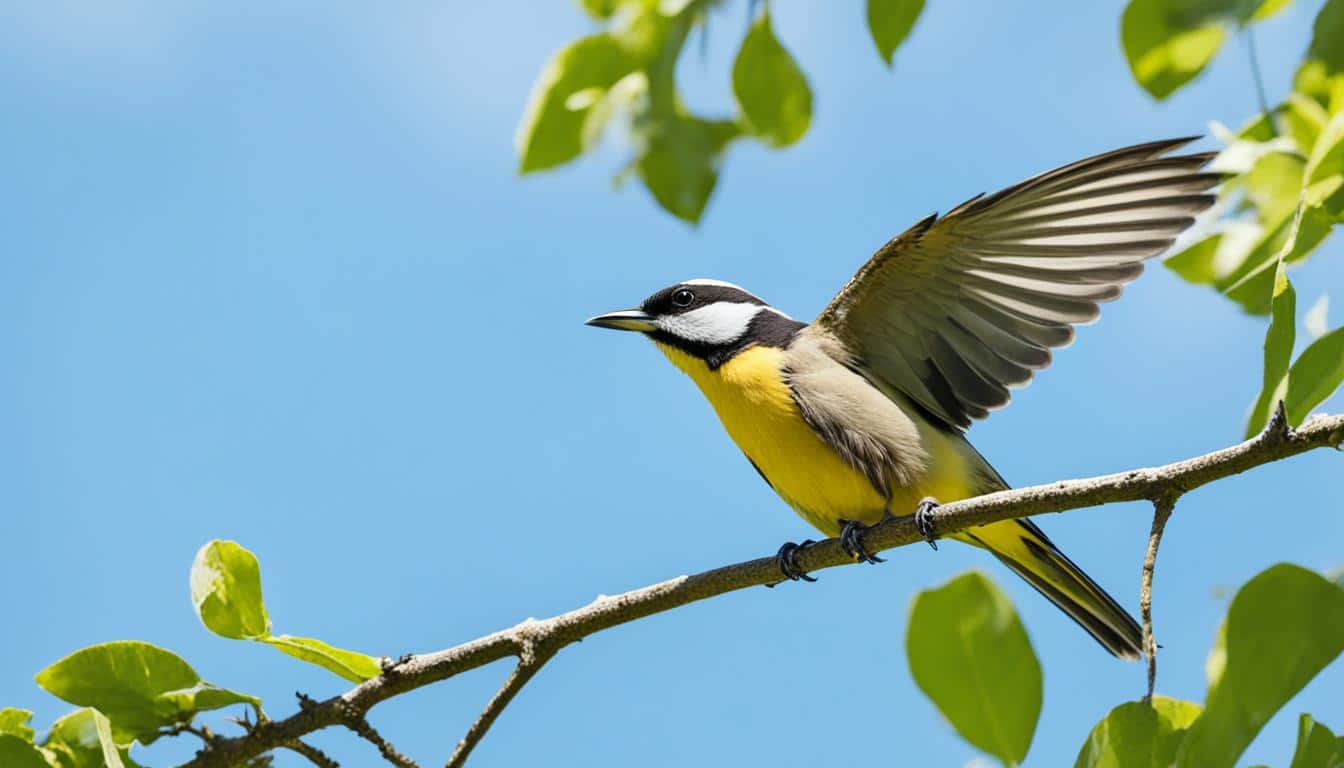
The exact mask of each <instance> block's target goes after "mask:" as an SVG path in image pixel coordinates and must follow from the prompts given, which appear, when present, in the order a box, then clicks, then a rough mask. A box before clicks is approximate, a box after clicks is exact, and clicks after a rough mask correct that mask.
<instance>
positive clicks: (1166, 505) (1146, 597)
mask: <svg viewBox="0 0 1344 768" xmlns="http://www.w3.org/2000/svg"><path fill="white" fill-rule="evenodd" d="M1177 498H1179V494H1177V493H1174V492H1173V493H1166V494H1163V495H1161V496H1159V497H1157V498H1156V499H1153V528H1152V530H1151V531H1150V532H1149V533H1148V551H1147V552H1145V553H1144V555H1143V578H1142V580H1141V586H1140V587H1139V615H1140V616H1141V617H1142V619H1143V652H1144V654H1146V655H1147V656H1148V693H1147V694H1146V695H1145V696H1144V697H1143V700H1144V701H1152V700H1153V686H1154V685H1155V684H1156V683H1157V640H1155V639H1154V638H1153V568H1154V567H1156V565H1157V548H1158V546H1160V545H1161V544H1162V531H1163V530H1164V529H1165V528H1166V527H1167V520H1168V519H1170V518H1171V512H1172V510H1173V509H1175V508H1176V499H1177Z"/></svg>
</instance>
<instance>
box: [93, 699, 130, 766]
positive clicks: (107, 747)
mask: <svg viewBox="0 0 1344 768" xmlns="http://www.w3.org/2000/svg"><path fill="white" fill-rule="evenodd" d="M93 727H94V730H95V731H96V732H97V734H98V746H99V748H100V749H101V750H102V753H103V765H105V766H107V768H126V766H125V764H124V763H122V762H121V754H120V750H118V749H117V743H116V742H115V741H114V740H113V739H112V723H110V722H108V719H107V716H106V715H104V714H103V713H102V712H99V711H98V710H96V709H95V710H93Z"/></svg>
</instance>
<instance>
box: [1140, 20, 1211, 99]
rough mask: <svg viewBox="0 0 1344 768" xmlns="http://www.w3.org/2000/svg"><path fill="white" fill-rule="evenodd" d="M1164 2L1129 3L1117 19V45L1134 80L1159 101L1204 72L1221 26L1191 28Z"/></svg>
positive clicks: (1199, 25)
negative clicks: (1121, 49)
mask: <svg viewBox="0 0 1344 768" xmlns="http://www.w3.org/2000/svg"><path fill="white" fill-rule="evenodd" d="M1177 16H1178V14H1176V13H1174V12H1173V11H1172V9H1171V8H1170V7H1169V4H1168V2H1166V0H1130V2H1129V4H1128V5H1126V6H1125V12H1124V15H1123V16H1121V18H1120V42H1121V44H1122V45H1123V47H1124V49H1125V58H1126V59H1127V60H1128V61H1129V69H1130V71H1131V72H1132V73H1133V74H1134V79H1135V80H1137V81H1138V83H1139V85H1141V86H1143V89H1144V90H1146V91H1147V92H1148V93H1149V94H1150V95H1151V96H1152V97H1153V98H1155V99H1158V100H1162V99H1165V98H1166V97H1168V96H1170V95H1171V94H1172V93H1174V92H1175V91H1176V90H1177V89H1178V88H1180V87H1181V86H1183V85H1185V84H1186V83H1188V82H1190V81H1191V80H1193V79H1194V78H1195V77H1197V76H1198V75H1199V73H1200V72H1203V71H1204V67H1205V66H1207V65H1208V63H1209V62H1210V61H1212V60H1213V57H1214V55H1216V54H1217V53H1218V49H1219V48H1220V47H1221V46H1222V44H1223V38H1224V36H1225V34H1226V33H1225V31H1224V28H1223V25H1222V23H1220V22H1216V21H1215V22H1212V23H1206V24H1198V25H1193V26H1191V25H1190V23H1189V19H1180V18H1177Z"/></svg>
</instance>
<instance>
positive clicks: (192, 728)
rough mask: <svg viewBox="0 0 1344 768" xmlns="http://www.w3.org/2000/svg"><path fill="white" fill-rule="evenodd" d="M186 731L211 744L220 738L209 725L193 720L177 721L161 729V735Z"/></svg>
mask: <svg viewBox="0 0 1344 768" xmlns="http://www.w3.org/2000/svg"><path fill="white" fill-rule="evenodd" d="M184 733H190V734H191V735H192V736H195V737H196V738H198V739H200V740H201V741H203V742H205V743H206V744H209V743H210V742H212V741H214V740H215V739H216V738H218V737H216V736H215V734H214V732H213V731H211V730H210V728H209V727H208V726H204V725H201V726H197V725H196V724H194V723H192V722H185V723H176V724H174V725H170V726H168V727H166V728H161V729H160V730H159V735H160V736H181V735H182V734H184Z"/></svg>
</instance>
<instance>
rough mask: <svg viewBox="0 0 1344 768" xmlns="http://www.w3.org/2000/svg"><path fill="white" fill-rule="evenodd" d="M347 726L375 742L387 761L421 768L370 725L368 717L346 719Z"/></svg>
mask: <svg viewBox="0 0 1344 768" xmlns="http://www.w3.org/2000/svg"><path fill="white" fill-rule="evenodd" d="M344 722H345V727H347V728H349V729H350V730H352V731H354V732H355V733H356V734H358V735H359V737H360V738H361V739H364V740H365V741H367V742H369V743H371V744H373V745H374V746H375V747H377V748H378V751H379V752H381V753H382V755H383V757H384V758H385V759H386V760H387V762H389V763H391V764H393V765H395V766H398V767H399V768H420V766H418V765H416V763H415V761H414V760H412V759H411V758H409V757H407V756H405V755H403V754H402V753H401V752H399V751H397V748H396V747H394V746H392V743H391V742H390V741H388V740H387V739H384V738H383V737H382V736H381V735H380V734H379V733H378V731H375V730H374V729H373V726H372V725H369V721H368V718H366V717H364V716H363V715H359V716H357V717H354V716H352V717H349V718H347V719H346V720H345V721H344Z"/></svg>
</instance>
